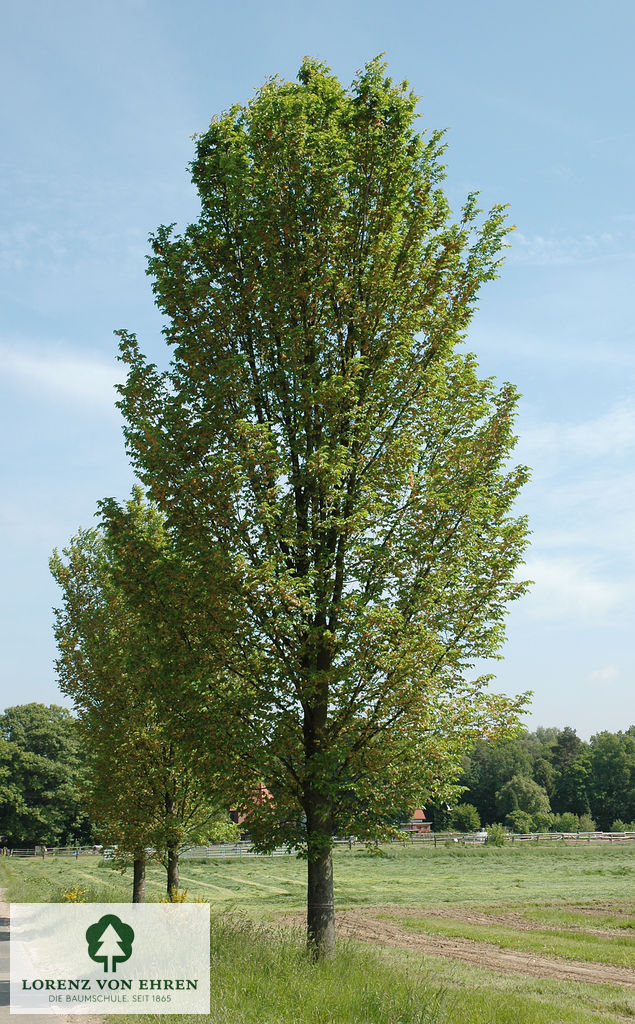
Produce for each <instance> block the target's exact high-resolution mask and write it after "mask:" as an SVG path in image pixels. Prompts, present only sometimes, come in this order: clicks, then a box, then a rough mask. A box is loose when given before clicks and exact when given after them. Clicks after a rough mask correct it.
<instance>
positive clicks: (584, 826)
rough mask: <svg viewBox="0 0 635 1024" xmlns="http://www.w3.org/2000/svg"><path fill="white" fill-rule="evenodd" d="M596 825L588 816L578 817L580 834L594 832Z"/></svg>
mask: <svg viewBox="0 0 635 1024" xmlns="http://www.w3.org/2000/svg"><path fill="white" fill-rule="evenodd" d="M596 828H597V826H596V824H595V822H594V820H593V818H592V817H591V815H590V814H581V815H580V832H595V831H596Z"/></svg>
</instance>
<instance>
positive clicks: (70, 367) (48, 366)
mask: <svg viewBox="0 0 635 1024" xmlns="http://www.w3.org/2000/svg"><path fill="white" fill-rule="evenodd" d="M0 372H1V373H2V376H3V378H4V379H5V381H6V380H8V381H10V383H11V385H12V387H13V388H14V389H15V388H16V386H17V387H26V388H28V389H29V390H32V391H35V392H37V393H38V394H41V395H46V396H47V397H49V398H52V399H54V400H58V401H63V402H68V401H70V402H72V403H74V404H77V405H81V406H89V407H90V408H92V409H95V410H98V411H99V412H103V411H105V410H111V411H113V412H114V411H115V401H116V398H117V394H116V392H115V391H114V386H115V384H116V383H118V382H119V381H121V380H122V378H123V375H124V374H123V370H122V368H121V367H119V366H118V365H117V364H116V363H115V362H114V361H113V362H112V363H109V362H105V361H102V360H99V359H96V358H94V357H87V356H82V355H79V354H78V353H74V352H69V351H68V350H64V349H62V348H55V349H53V348H51V347H48V348H47V349H46V350H45V349H39V350H38V349H35V348H26V347H25V346H24V345H23V344H14V345H8V344H4V345H0Z"/></svg>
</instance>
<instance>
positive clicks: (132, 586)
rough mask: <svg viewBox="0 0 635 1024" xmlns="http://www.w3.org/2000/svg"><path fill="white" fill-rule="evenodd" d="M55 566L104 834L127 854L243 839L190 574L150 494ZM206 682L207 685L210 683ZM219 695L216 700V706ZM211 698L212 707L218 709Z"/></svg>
mask: <svg viewBox="0 0 635 1024" xmlns="http://www.w3.org/2000/svg"><path fill="white" fill-rule="evenodd" d="M104 506H105V509H104V516H105V522H106V524H107V525H106V526H105V527H104V528H103V529H101V530H84V531H81V532H80V533H79V534H78V535H77V536H76V537H74V538H73V539H72V540H71V542H70V544H69V546H68V547H67V548H66V549H65V550H64V551H63V553H62V555H59V554H58V553H57V552H56V553H55V554H54V556H53V558H52V559H51V571H52V573H53V576H54V577H55V579H56V581H57V582H58V584H59V585H60V587H61V589H62V594H63V606H62V607H61V608H59V609H57V610H56V639H57V643H58V648H59V658H58V661H57V668H58V674H59V679H60V686H61V688H62V690H63V692H65V693H66V694H68V695H69V696H70V697H72V698H73V700H74V702H75V706H76V708H77V711H78V714H79V717H80V727H81V730H82V734H83V738H84V743H85V746H86V749H87V751H88V768H89V779H88V799H89V804H90V808H91V813H92V816H93V820H94V822H95V827H96V831H97V833H98V836H99V838H100V840H101V841H102V842H104V843H114V844H116V845H117V847H118V850H117V857H118V859H119V860H122V861H123V862H124V863H125V862H126V861H127V859H128V858H130V857H135V858H143V856H144V853H143V851H144V850H145V849H146V848H147V847H152V848H154V850H155V851H157V853H158V854H159V855H164V856H166V857H169V856H173V855H175V854H176V851H177V850H178V849H179V848H180V847H181V846H183V845H184V844H186V843H196V842H202V841H207V840H208V839H209V838H210V837H212V836H213V835H214V832H215V830H216V829H217V828H218V830H219V834H221V835H223V836H225V835H233V834H234V832H235V830H234V828H233V825H232V823H230V822H229V821H228V814H227V811H226V810H224V808H223V805H224V807H225V808H227V807H228V806H229V795H228V793H229V791H228V788H227V787H228V785H229V780H230V779H231V777H232V775H231V764H230V763H229V759H228V758H226V759H225V760H223V755H224V754H227V751H228V746H229V745H228V736H229V734H230V726H231V721H232V720H231V719H229V723H228V721H227V717H226V715H224V714H223V712H224V711H226V707H225V706H224V705H223V704H222V701H221V699H220V697H219V695H218V689H216V690H215V689H214V686H213V679H212V676H211V674H204V673H205V669H206V668H207V663H206V661H205V659H204V658H202V657H201V656H200V654H199V652H198V650H197V649H196V646H195V644H194V643H193V642H191V641H190V637H189V629H190V628H191V619H192V615H193V613H192V612H190V619H189V620H186V619H185V618H184V617H183V604H184V598H183V590H184V586H185V584H184V582H183V581H184V580H185V579H186V578H187V571H186V566H185V565H184V563H183V561H182V559H181V558H180V556H179V553H178V552H177V551H176V550H175V549H174V547H173V546H172V545H171V538H170V535H169V533H168V531H167V529H166V527H165V524H164V521H163V518H162V516H161V515H160V514H159V513H158V512H157V511H156V509H154V508H152V507H151V506H150V505H148V504H147V503H145V502H144V500H143V496H142V494H141V491H140V489H136V490H135V491H134V493H133V496H132V499H131V500H130V501H129V502H128V503H127V505H126V506H125V507H124V508H123V509H120V508H119V507H118V506H116V505H115V503H104ZM201 676H203V678H202V679H201ZM215 698H216V699H215ZM205 701H208V702H209V704H210V705H212V706H211V707H210V710H208V705H207V703H206V702H205Z"/></svg>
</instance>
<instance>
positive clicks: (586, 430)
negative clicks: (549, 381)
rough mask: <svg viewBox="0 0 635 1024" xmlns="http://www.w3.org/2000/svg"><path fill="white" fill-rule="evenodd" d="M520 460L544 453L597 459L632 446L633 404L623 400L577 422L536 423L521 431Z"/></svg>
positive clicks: (634, 430)
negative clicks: (521, 457)
mask: <svg viewBox="0 0 635 1024" xmlns="http://www.w3.org/2000/svg"><path fill="white" fill-rule="evenodd" d="M520 447H522V449H523V450H524V452H527V453H528V454H524V455H523V457H525V458H527V457H531V456H532V454H533V456H534V457H536V456H540V455H544V454H548V455H553V454H555V453H558V454H560V455H563V456H564V455H581V456H584V457H585V458H599V457H602V456H606V455H617V454H621V453H622V452H624V451H627V450H628V449H630V448H633V447H635V403H633V402H632V401H624V402H620V403H618V404H616V405H614V406H613V407H612V408H611V409H608V410H607V412H605V413H602V415H601V416H596V417H594V418H593V419H589V420H586V421H584V420H583V421H582V422H580V423H557V422H548V423H537V424H535V425H534V426H530V427H528V428H527V429H523V430H521V433H520V444H519V448H520Z"/></svg>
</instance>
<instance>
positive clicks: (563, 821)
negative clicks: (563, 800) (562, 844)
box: [551, 811, 581, 832]
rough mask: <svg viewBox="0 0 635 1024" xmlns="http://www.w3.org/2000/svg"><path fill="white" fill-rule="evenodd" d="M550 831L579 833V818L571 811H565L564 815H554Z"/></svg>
mask: <svg viewBox="0 0 635 1024" xmlns="http://www.w3.org/2000/svg"><path fill="white" fill-rule="evenodd" d="M551 831H552V832H580V831H581V829H580V818H579V817H578V815H577V814H573V813H572V812H571V811H565V813H564V814H554V816H553V824H552V826H551Z"/></svg>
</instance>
